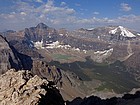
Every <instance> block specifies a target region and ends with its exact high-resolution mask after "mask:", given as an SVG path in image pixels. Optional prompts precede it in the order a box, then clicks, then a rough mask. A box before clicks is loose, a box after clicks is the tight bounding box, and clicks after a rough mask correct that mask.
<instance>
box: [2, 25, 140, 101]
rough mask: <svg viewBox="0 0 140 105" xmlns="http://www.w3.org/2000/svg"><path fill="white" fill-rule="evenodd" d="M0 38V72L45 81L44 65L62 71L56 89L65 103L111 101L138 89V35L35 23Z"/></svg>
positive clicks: (109, 28) (114, 29) (113, 29)
mask: <svg viewBox="0 0 140 105" xmlns="http://www.w3.org/2000/svg"><path fill="white" fill-rule="evenodd" d="M0 34H1V35H2V36H1V37H0V38H1V39H0V40H1V47H0V53H1V55H2V56H1V58H0V61H1V62H0V63H1V71H0V72H1V73H2V74H3V73H4V72H6V70H8V69H10V68H15V69H16V70H18V69H25V70H31V71H32V72H33V74H37V75H39V76H40V77H41V78H48V75H49V74H48V68H49V67H48V65H50V66H55V68H59V69H61V70H62V74H63V78H62V81H63V84H64V87H63V88H62V89H60V90H61V93H62V96H64V97H65V99H66V100H67V99H69V100H72V99H73V98H74V97H75V98H76V97H78V96H81V97H85V96H88V95H91V94H94V95H97V96H100V97H102V98H106V97H112V96H116V95H117V94H122V93H124V92H129V91H131V90H132V89H133V88H139V87H140V65H139V64H140V60H139V59H140V56H139V55H140V35H139V32H136V31H134V30H131V29H128V28H125V27H123V26H106V27H97V28H91V29H84V28H81V29H77V30H74V31H69V30H67V29H64V28H62V29H54V28H51V27H49V26H47V25H45V24H44V23H39V24H38V25H37V26H35V27H30V28H25V29H23V30H20V31H13V30H9V31H6V32H1V33H0ZM3 46H4V48H3ZM46 68H47V69H46ZM52 69H53V67H52ZM57 74H58V73H57V72H55V73H53V75H52V76H51V78H50V80H51V79H52V78H53V77H54V76H57ZM59 76H60V75H59ZM53 79H54V78H53ZM71 89H73V91H69V90H71Z"/></svg>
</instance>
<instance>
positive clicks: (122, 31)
mask: <svg viewBox="0 0 140 105" xmlns="http://www.w3.org/2000/svg"><path fill="white" fill-rule="evenodd" d="M117 33H119V34H120V35H121V36H123V37H130V38H133V37H136V36H135V35H134V34H133V33H131V32H130V31H128V30H127V29H126V28H124V27H122V26H118V27H117V28H115V29H113V30H110V31H109V34H117Z"/></svg>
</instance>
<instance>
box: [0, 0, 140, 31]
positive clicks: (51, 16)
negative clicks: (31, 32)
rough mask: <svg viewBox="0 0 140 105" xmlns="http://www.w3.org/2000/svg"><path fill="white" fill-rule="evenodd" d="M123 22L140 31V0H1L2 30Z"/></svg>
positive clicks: (72, 27) (75, 27)
mask: <svg viewBox="0 0 140 105" xmlns="http://www.w3.org/2000/svg"><path fill="white" fill-rule="evenodd" d="M40 22H43V23H45V24H47V25H48V26H51V27H54V28H68V29H77V28H81V27H83V28H94V27H98V26H106V25H123V26H125V27H128V28H132V29H134V30H137V31H140V0H0V30H1V31H3V30H7V29H12V30H20V29H24V28H25V27H30V26H36V25H37V24H38V23H40Z"/></svg>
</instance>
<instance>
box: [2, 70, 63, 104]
mask: <svg viewBox="0 0 140 105" xmlns="http://www.w3.org/2000/svg"><path fill="white" fill-rule="evenodd" d="M48 84H49V82H48V81H47V80H46V79H41V78H40V77H38V76H37V75H35V76H33V75H32V74H31V72H30V71H28V70H21V71H18V72H15V70H12V69H11V70H8V71H7V72H6V73H5V74H3V75H1V76H0V105H64V100H63V98H62V96H61V94H60V93H59V90H57V89H56V88H55V87H54V86H51V85H49V86H48Z"/></svg>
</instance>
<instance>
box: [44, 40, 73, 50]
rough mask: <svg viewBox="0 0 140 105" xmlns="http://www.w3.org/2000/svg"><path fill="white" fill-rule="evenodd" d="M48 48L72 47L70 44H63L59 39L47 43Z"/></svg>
mask: <svg viewBox="0 0 140 105" xmlns="http://www.w3.org/2000/svg"><path fill="white" fill-rule="evenodd" d="M46 46H47V47H46V48H48V49H53V48H64V49H70V48H71V46H70V45H61V44H60V42H59V41H55V42H52V43H50V44H46Z"/></svg>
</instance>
